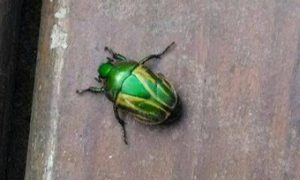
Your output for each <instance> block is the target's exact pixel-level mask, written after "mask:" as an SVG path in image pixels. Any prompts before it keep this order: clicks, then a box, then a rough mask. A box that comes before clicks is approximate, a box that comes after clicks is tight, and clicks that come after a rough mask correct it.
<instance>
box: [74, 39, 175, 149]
mask: <svg viewBox="0 0 300 180" xmlns="http://www.w3.org/2000/svg"><path fill="white" fill-rule="evenodd" d="M173 45H175V42H172V43H171V44H170V45H169V46H168V47H167V48H166V49H165V50H164V51H162V52H161V53H159V54H151V55H149V56H147V57H145V58H144V59H142V60H140V61H134V60H130V59H128V58H126V57H125V56H123V55H121V54H119V53H116V52H114V51H113V50H112V49H111V48H108V47H105V48H104V50H105V51H107V52H109V54H110V55H111V56H112V57H107V58H106V61H107V62H106V63H102V64H101V65H100V66H99V68H98V73H99V76H98V78H95V79H96V80H97V81H98V82H99V83H101V84H102V87H89V88H87V89H83V90H77V91H76V92H77V93H78V94H83V93H85V92H92V93H104V94H105V95H106V97H107V98H108V99H109V100H110V101H112V102H113V104H114V105H113V109H114V114H115V117H116V119H117V120H118V122H119V123H120V125H121V126H122V130H123V138H124V142H125V144H128V142H127V133H126V129H125V121H124V120H123V119H122V118H121V117H120V115H119V112H118V109H121V110H124V111H125V112H129V113H131V114H133V116H135V117H136V118H137V120H138V121H139V122H141V123H143V124H149V125H156V124H161V123H164V122H170V121H172V120H173V119H174V120H175V119H177V115H178V112H176V111H178V106H179V98H178V96H177V94H176V91H175V89H174V87H173V86H172V85H171V84H170V83H169V82H168V81H167V80H166V79H165V77H164V76H163V75H162V74H160V73H158V74H155V73H153V72H152V71H151V70H150V69H149V68H147V67H146V66H145V65H144V64H145V63H146V62H147V61H149V60H151V59H160V58H161V57H162V56H163V55H164V54H165V53H166V52H167V51H168V50H169V49H170V48H171V47H172V46H173Z"/></svg>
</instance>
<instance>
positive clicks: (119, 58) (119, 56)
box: [104, 46, 127, 61]
mask: <svg viewBox="0 0 300 180" xmlns="http://www.w3.org/2000/svg"><path fill="white" fill-rule="evenodd" d="M104 50H105V51H107V52H109V54H111V55H112V57H113V58H114V59H115V60H117V61H127V58H126V57H125V56H123V55H122V54H119V53H116V52H114V51H113V50H112V49H111V48H109V47H106V46H105V48H104Z"/></svg>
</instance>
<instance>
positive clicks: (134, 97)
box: [98, 61, 177, 124]
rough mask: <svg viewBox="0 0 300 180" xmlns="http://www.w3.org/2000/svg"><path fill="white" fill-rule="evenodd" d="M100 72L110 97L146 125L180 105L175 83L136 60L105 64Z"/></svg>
mask: <svg viewBox="0 0 300 180" xmlns="http://www.w3.org/2000/svg"><path fill="white" fill-rule="evenodd" d="M98 72H99V74H100V76H102V78H104V79H105V80H104V90H105V94H106V96H107V97H108V99H110V100H111V101H112V102H114V103H115V105H117V106H118V108H120V109H123V110H125V111H127V112H130V113H132V114H133V115H134V116H135V117H137V118H138V119H139V120H140V122H142V123H144V124H159V123H162V122H164V121H165V120H167V119H168V117H169V116H170V115H171V113H172V111H173V110H174V108H175V106H176V105H177V95H176V92H175V90H174V88H173V86H172V85H171V84H170V83H169V82H168V81H167V80H166V79H165V78H164V77H163V76H162V75H156V74H154V73H153V72H152V71H151V70H150V69H148V68H147V67H146V66H144V65H143V64H140V63H138V62H136V61H119V62H117V63H115V64H111V63H109V62H108V63H104V64H102V65H101V66H100V67H99V70H98Z"/></svg>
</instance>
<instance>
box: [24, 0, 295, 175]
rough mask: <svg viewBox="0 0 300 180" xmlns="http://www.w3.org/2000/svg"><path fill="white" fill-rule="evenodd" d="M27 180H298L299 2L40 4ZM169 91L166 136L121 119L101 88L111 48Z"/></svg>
mask: <svg viewBox="0 0 300 180" xmlns="http://www.w3.org/2000/svg"><path fill="white" fill-rule="evenodd" d="M43 6H44V7H43V16H42V24H41V37H40V46H39V58H38V67H37V74H36V82H35V97H34V106H33V113H32V122H31V134H30V143H29V153H28V160H27V173H26V179H27V180H35V179H46V180H52V179H64V180H76V179H78V180H83V179H86V180H90V179H100V180H102V179H137V180H141V179H159V180H160V179H162V180H165V179H178V180H183V179H184V180H186V179H191V180H195V179H203V180H210V179H238V180H240V179H258V180H260V179H262V180H264V179H271V180H276V179H287V180H290V179H300V147H299V146H300V140H299V138H300V110H299V109H300V13H299V12H300V1H299V0H289V1H283V0H277V1H272V0H262V1H234V0H227V1H211V0H190V1H184V0H181V1H175V0H161V1H146V0H144V1H139V0H131V1H126V2H125V1H122V2H121V1H106V0H97V1H95V0H85V1H81V0H72V1H71V0H59V1H56V0H53V1H49V0H47V1H46V0H45V1H44V5H43ZM172 41H175V42H176V43H177V46H176V48H175V49H174V50H173V51H172V52H170V53H169V54H168V55H166V56H165V57H164V58H163V59H161V60H158V61H155V62H153V63H150V64H149V66H150V67H151V68H152V69H153V70H154V71H155V72H162V73H163V74H164V75H165V76H166V77H167V78H168V79H169V80H170V81H171V82H172V83H173V84H174V85H175V87H176V89H177V91H178V93H179V95H180V97H181V100H182V102H183V111H184V114H183V117H182V119H181V121H179V122H178V123H176V124H173V125H172V126H156V127H155V126H153V127H148V126H145V125H141V124H139V123H137V122H135V121H133V120H132V117H130V116H127V117H126V119H127V130H128V140H129V143H130V145H129V146H126V145H125V144H124V143H123V141H122V138H121V129H120V126H119V124H118V123H117V121H116V120H115V118H114V116H113V109H112V104H111V102H109V101H108V100H107V99H106V97H105V96H101V95H98V96H97V95H91V94H89V95H84V96H78V95H77V94H76V93H75V90H76V89H78V88H79V89H81V88H85V87H87V86H90V85H96V84H97V83H96V82H95V80H94V79H93V78H94V77H95V76H97V72H96V69H97V66H98V64H99V63H101V62H103V58H105V57H106V56H107V54H106V53H105V52H104V51H103V48H104V46H110V47H112V48H114V49H115V50H116V51H118V52H121V53H123V54H124V55H126V56H128V57H131V58H134V59H140V58H142V57H144V56H145V55H148V54H150V53H154V52H159V51H160V50H162V49H163V48H164V47H166V45H168V44H169V43H170V42H172Z"/></svg>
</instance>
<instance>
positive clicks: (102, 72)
mask: <svg viewBox="0 0 300 180" xmlns="http://www.w3.org/2000/svg"><path fill="white" fill-rule="evenodd" d="M112 68H113V65H112V63H111V62H110V61H107V62H106V63H102V64H101V65H100V66H99V67H98V73H99V77H100V78H102V79H105V78H106V77H107V75H108V74H109V72H110V71H111V69H112Z"/></svg>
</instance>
